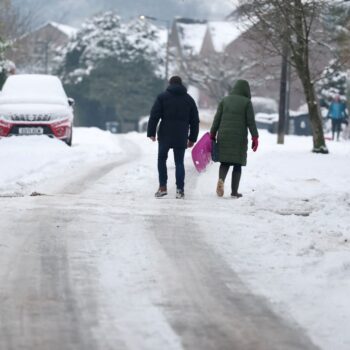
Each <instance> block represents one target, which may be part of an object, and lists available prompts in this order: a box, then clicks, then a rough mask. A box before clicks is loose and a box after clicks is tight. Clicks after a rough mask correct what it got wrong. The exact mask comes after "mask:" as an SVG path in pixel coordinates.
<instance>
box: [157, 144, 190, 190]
mask: <svg viewBox="0 0 350 350" xmlns="http://www.w3.org/2000/svg"><path fill="white" fill-rule="evenodd" d="M169 150H170V147H169V146H167V145H166V144H162V143H159V149H158V173H159V185H160V186H161V187H163V186H164V187H165V186H166V185H167V182H168V170H167V166H166V161H167V159H168V153H169ZM185 151H186V149H184V148H174V160H175V166H176V187H177V189H179V190H184V187H185V165H184V158H185Z"/></svg>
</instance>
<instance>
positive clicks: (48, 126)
mask: <svg viewBox="0 0 350 350" xmlns="http://www.w3.org/2000/svg"><path fill="white" fill-rule="evenodd" d="M73 105H74V100H73V99H70V98H68V97H67V95H66V93H65V91H64V89H63V86H62V83H61V81H60V79H59V78H58V77H55V76H52V75H39V74H22V75H21V74H19V75H12V76H10V77H9V78H8V79H7V80H6V82H5V84H4V86H3V89H2V91H1V92H0V138H2V137H8V136H25V135H48V136H50V137H56V138H58V139H60V140H62V141H64V142H66V143H67V145H69V146H71V145H72V133H73V120H74V113H73Z"/></svg>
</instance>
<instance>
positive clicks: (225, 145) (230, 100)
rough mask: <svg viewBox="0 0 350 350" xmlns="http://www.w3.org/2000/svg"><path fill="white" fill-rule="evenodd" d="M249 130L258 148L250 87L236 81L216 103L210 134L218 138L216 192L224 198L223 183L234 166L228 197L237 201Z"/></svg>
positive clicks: (254, 148) (239, 195)
mask: <svg viewBox="0 0 350 350" xmlns="http://www.w3.org/2000/svg"><path fill="white" fill-rule="evenodd" d="M248 129H249V131H250V134H251V136H252V138H253V142H252V149H253V151H254V152H256V150H257V149H258V144H259V141H258V140H259V134H258V130H257V127H256V124H255V115H254V110H253V105H252V102H251V93H250V86H249V83H248V82H247V81H246V80H238V81H237V83H236V84H235V86H234V88H233V90H232V92H231V94H230V95H229V96H227V97H225V98H224V99H223V100H222V101H221V102H220V104H219V107H218V110H217V113H216V115H215V118H214V122H213V125H212V127H211V130H210V135H211V138H212V139H213V140H215V139H216V137H217V142H218V151H219V161H220V163H221V165H220V170H219V180H218V184H217V188H216V193H217V195H218V196H219V197H222V196H223V195H224V184H225V179H226V176H227V173H228V171H229V169H230V167H231V166H233V172H232V180H231V196H232V197H233V198H240V197H242V194H240V193H238V188H239V183H240V180H241V174H242V166H245V165H247V150H248Z"/></svg>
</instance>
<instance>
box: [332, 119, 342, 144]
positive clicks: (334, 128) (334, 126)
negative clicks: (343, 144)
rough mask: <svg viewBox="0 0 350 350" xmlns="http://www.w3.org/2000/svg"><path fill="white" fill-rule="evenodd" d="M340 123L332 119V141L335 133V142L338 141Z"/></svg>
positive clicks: (339, 120) (338, 120)
mask: <svg viewBox="0 0 350 350" xmlns="http://www.w3.org/2000/svg"><path fill="white" fill-rule="evenodd" d="M341 122H342V121H341V119H332V140H334V136H335V133H337V140H339V136H340V132H341Z"/></svg>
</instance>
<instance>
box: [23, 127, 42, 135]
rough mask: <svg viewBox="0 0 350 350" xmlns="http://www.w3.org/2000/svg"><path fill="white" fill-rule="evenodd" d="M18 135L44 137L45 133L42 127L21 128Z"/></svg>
mask: <svg viewBox="0 0 350 350" xmlns="http://www.w3.org/2000/svg"><path fill="white" fill-rule="evenodd" d="M18 133H19V134H20V135H42V134H43V133H44V129H43V128H41V127H36V128H19V130H18Z"/></svg>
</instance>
